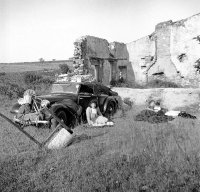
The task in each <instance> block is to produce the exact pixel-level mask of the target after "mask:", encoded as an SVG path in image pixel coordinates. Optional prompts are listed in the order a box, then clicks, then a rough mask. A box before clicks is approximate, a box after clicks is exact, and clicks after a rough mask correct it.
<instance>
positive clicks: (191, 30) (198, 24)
mask: <svg viewBox="0 0 200 192" xmlns="http://www.w3.org/2000/svg"><path fill="white" fill-rule="evenodd" d="M198 36H200V14H199V15H195V16H192V17H190V18H188V19H185V20H182V21H178V22H175V23H173V25H172V30H171V42H170V45H171V46H170V54H171V60H172V62H173V63H174V65H175V66H176V68H177V70H178V71H179V73H180V75H181V76H182V77H183V78H186V79H195V78H197V79H198V78H199V74H197V73H196V69H195V68H194V65H196V62H197V60H198V59H200V41H198Z"/></svg>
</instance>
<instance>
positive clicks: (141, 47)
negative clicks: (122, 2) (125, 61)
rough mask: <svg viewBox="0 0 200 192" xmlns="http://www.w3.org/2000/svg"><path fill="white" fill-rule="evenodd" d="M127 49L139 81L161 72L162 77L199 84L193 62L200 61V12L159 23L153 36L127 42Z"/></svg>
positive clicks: (192, 84)
mask: <svg viewBox="0 0 200 192" xmlns="http://www.w3.org/2000/svg"><path fill="white" fill-rule="evenodd" d="M127 50H128V53H129V61H130V62H131V65H132V68H133V71H134V75H135V81H136V82H137V83H140V84H143V83H145V82H146V81H147V80H148V81H150V80H152V79H156V78H160V77H161V76H160V75H158V76H157V74H161V73H162V75H163V76H162V79H165V80H171V81H174V82H177V83H179V84H182V85H190V86H198V85H199V83H198V82H199V81H200V77H199V76H200V74H199V72H197V69H196V68H195V67H194V66H195V65H197V64H198V63H199V65H200V14H197V15H195V16H192V17H190V18H188V19H185V20H181V21H178V22H172V21H167V22H163V23H159V24H158V25H156V27H155V32H154V33H153V34H152V35H151V36H147V37H144V38H141V39H139V40H137V41H134V42H131V43H128V44H127ZM199 71H200V70H199ZM144 72H146V74H147V75H145V73H144Z"/></svg>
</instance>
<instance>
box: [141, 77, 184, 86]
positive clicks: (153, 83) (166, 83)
mask: <svg viewBox="0 0 200 192" xmlns="http://www.w3.org/2000/svg"><path fill="white" fill-rule="evenodd" d="M145 87H147V88H170V87H171V88H180V87H181V86H180V85H177V84H176V83H174V82H170V81H162V80H159V79H156V80H152V81H149V82H148V83H147V85H146V86H145Z"/></svg>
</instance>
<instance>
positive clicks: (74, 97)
mask: <svg viewBox="0 0 200 192" xmlns="http://www.w3.org/2000/svg"><path fill="white" fill-rule="evenodd" d="M37 98H39V99H47V100H48V101H50V103H54V102H57V101H62V100H63V99H71V100H73V101H75V102H76V101H77V98H78V96H77V94H73V93H52V94H49V95H41V96H37Z"/></svg>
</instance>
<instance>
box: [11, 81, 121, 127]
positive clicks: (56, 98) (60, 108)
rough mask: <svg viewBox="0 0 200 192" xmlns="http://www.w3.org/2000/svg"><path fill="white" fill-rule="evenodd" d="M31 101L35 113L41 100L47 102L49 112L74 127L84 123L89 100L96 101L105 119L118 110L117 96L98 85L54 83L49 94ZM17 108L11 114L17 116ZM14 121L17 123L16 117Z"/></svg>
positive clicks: (108, 89)
mask: <svg viewBox="0 0 200 192" xmlns="http://www.w3.org/2000/svg"><path fill="white" fill-rule="evenodd" d="M33 100H34V101H33V104H32V105H33V106H32V108H33V110H34V111H35V112H37V111H39V109H40V108H41V102H42V101H43V100H48V101H49V102H50V106H49V109H50V111H52V112H53V113H54V114H55V115H56V116H57V117H58V118H60V119H61V120H62V121H63V122H64V123H65V124H66V125H67V126H70V127H74V126H75V125H76V124H77V122H79V123H80V122H85V121H86V108H87V107H88V106H89V103H90V102H91V100H96V101H97V103H98V106H99V108H100V111H101V112H102V114H103V115H104V116H106V117H110V116H112V115H113V114H114V113H115V112H116V110H117V108H118V101H119V96H118V94H117V93H116V92H114V91H112V90H111V89H110V88H109V87H106V86H104V85H102V84H100V83H95V82H82V83H72V82H69V83H68V82H67V83H54V84H53V85H52V88H51V92H50V94H48V95H41V96H35V97H34V99H33ZM80 106H81V107H80ZM19 107H20V104H19V103H16V104H15V105H14V106H13V107H12V109H11V113H13V114H17V113H18V110H19ZM80 109H81V110H80ZM14 120H15V121H17V119H16V116H15V119H14ZM40 122H41V123H49V122H48V119H43V121H39V123H40ZM33 124H34V122H33Z"/></svg>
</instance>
